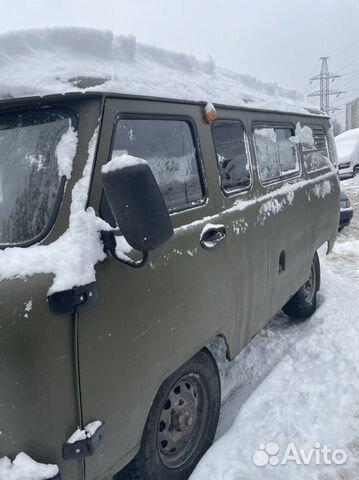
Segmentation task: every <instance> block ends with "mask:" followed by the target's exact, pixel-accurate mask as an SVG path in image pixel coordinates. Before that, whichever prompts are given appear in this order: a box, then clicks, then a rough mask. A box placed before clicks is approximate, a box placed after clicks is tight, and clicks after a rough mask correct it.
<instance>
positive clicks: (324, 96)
mask: <svg viewBox="0 0 359 480" xmlns="http://www.w3.org/2000/svg"><path fill="white" fill-rule="evenodd" d="M328 58H330V57H320V59H321V61H322V67H321V69H320V73H319V74H318V75H315V76H314V77H312V78H311V79H310V83H312V82H313V81H314V80H319V81H320V89H319V90H317V91H316V92H312V93H310V94H309V95H308V97H320V109H321V110H323V112H326V113H329V96H330V95H336V96H337V97H339V95H341V94H342V93H345V92H340V91H338V90H331V89H330V88H329V80H332V82H334V80H335V79H336V78H340V77H341V75H336V74H335V73H330V72H329V68H328Z"/></svg>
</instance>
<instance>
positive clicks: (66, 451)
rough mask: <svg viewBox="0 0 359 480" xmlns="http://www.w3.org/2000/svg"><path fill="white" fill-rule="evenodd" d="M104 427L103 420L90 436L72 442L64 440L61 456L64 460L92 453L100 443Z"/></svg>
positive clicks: (87, 455)
mask: <svg viewBox="0 0 359 480" xmlns="http://www.w3.org/2000/svg"><path fill="white" fill-rule="evenodd" d="M105 427H106V424H105V422H102V424H101V426H100V427H99V428H98V429H97V430H96V432H95V433H94V434H93V435H92V436H90V437H86V438H84V439H82V440H77V441H76V442H73V443H69V442H68V441H66V442H65V443H64V444H63V446H62V458H63V459H64V460H76V459H78V458H84V457H90V456H91V455H93V454H94V453H95V451H96V450H97V449H98V447H99V446H100V445H101V443H102V440H103V436H104V433H105Z"/></svg>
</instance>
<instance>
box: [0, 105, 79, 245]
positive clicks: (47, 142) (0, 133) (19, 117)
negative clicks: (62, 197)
mask: <svg viewBox="0 0 359 480" xmlns="http://www.w3.org/2000/svg"><path fill="white" fill-rule="evenodd" d="M70 125H71V120H70V118H69V116H68V115H65V114H63V113H60V112H54V111H50V110H47V111H45V110H44V111H38V112H25V113H12V114H6V115H1V116H0V243H1V244H17V243H25V242H29V241H31V240H33V239H35V238H36V237H38V236H39V235H41V234H42V232H43V231H44V230H45V228H46V227H47V226H48V223H49V221H50V218H51V215H52V213H53V211H54V208H55V204H56V198H57V195H58V191H59V186H60V182H61V178H60V176H59V173H58V164H57V158H56V154H55V151H56V147H57V145H58V143H59V142H60V140H61V137H62V135H63V134H64V133H66V132H67V130H68V129H69V126H70Z"/></svg>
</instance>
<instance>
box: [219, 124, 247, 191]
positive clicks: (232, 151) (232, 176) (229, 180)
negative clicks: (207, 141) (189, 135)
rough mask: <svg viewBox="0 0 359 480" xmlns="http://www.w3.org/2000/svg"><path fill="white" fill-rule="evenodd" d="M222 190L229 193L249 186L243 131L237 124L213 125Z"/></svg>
mask: <svg viewBox="0 0 359 480" xmlns="http://www.w3.org/2000/svg"><path fill="white" fill-rule="evenodd" d="M213 139H214V145H215V147H216V152H217V160H218V169H219V174H220V178H221V185H222V189H223V190H224V191H225V192H226V193H231V192H233V191H237V190H240V189H243V188H247V187H249V186H250V184H251V174H250V166H249V158H248V151H247V148H246V138H245V131H244V128H243V127H242V125H241V123H239V122H232V121H220V122H215V123H214V124H213Z"/></svg>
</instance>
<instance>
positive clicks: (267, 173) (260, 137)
mask: <svg viewBox="0 0 359 480" xmlns="http://www.w3.org/2000/svg"><path fill="white" fill-rule="evenodd" d="M254 136H255V143H256V152H257V161H258V169H259V174H260V177H261V179H262V180H264V181H266V180H270V179H271V178H276V177H279V176H280V164H279V154H278V149H277V143H276V134H275V130H274V128H260V129H259V128H256V129H255V131H254Z"/></svg>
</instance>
